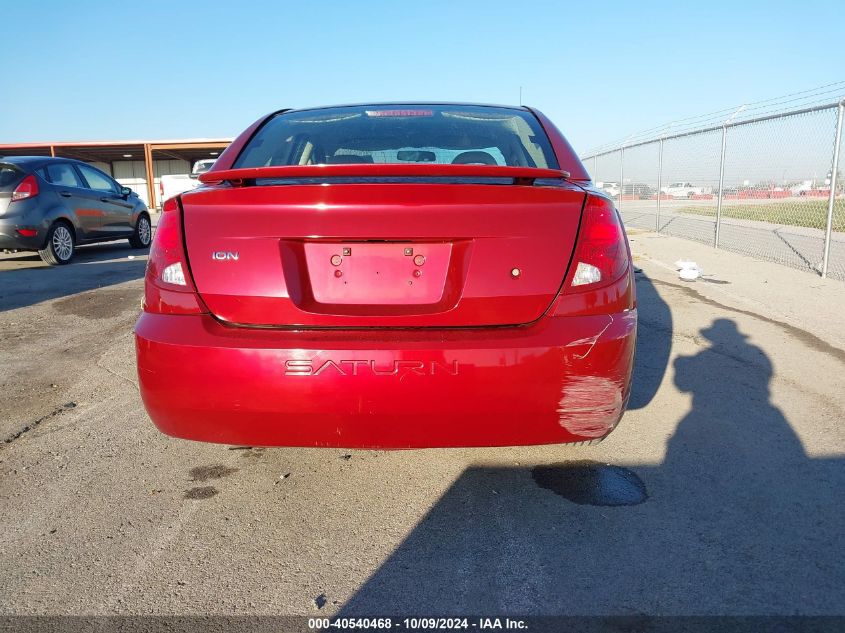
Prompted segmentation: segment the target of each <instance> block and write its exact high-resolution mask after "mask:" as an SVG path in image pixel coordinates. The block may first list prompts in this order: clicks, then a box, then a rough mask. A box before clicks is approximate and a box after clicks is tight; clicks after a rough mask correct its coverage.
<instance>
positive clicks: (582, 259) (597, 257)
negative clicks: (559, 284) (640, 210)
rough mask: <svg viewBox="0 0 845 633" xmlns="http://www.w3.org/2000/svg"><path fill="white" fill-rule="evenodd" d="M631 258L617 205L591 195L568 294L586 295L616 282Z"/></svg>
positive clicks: (567, 288) (568, 280)
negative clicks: (582, 293) (578, 293)
mask: <svg viewBox="0 0 845 633" xmlns="http://www.w3.org/2000/svg"><path fill="white" fill-rule="evenodd" d="M628 258H629V254H628V244H627V242H626V240H625V232H624V231H623V230H622V224H621V222H620V221H619V216H618V215H617V214H616V210H615V209H614V208H613V203H612V202H611V201H610V200H607V199H606V198H602V197H599V196H588V197H587V204H586V205H585V206H584V214H583V216H582V217H581V228H580V229H579V230H578V241H577V242H576V244H575V255H574V257H573V259H572V266H571V268H570V272H569V275H568V277H567V280H566V285H565V286H564V292H566V293H571V292H583V291H585V290H592V289H594V288H599V287H601V286H606V285H608V284H610V283H612V282H614V281H616V280H617V279H619V278H620V277H621V276H622V275H623V274H624V273H625V271H626V270H627V268H628Z"/></svg>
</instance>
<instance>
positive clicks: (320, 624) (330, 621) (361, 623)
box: [308, 617, 528, 631]
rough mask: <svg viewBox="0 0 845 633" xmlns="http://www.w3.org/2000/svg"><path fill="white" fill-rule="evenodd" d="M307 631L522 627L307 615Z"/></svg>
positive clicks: (486, 621)
mask: <svg viewBox="0 0 845 633" xmlns="http://www.w3.org/2000/svg"><path fill="white" fill-rule="evenodd" d="M308 628H309V629H311V630H331V629H344V630H358V631H362V630H363V631H376V630H397V631H441V630H473V629H474V630H479V631H495V630H511V631H515V630H525V629H527V628H528V625H527V623H526V622H525V620H520V619H513V618H424V617H414V618H396V619H394V618H309V619H308Z"/></svg>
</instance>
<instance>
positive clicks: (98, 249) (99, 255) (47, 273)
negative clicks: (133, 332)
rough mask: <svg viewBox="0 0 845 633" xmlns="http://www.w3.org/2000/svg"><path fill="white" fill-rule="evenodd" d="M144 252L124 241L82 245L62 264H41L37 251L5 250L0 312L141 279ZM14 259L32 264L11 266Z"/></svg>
mask: <svg viewBox="0 0 845 633" xmlns="http://www.w3.org/2000/svg"><path fill="white" fill-rule="evenodd" d="M147 253H148V251H147V250H142V249H133V248H131V247H130V246H129V245H128V244H127V243H126V242H115V243H106V244H95V245H91V246H82V247H80V248H79V249H77V251H76V253H75V255H74V258H73V260H72V261H71V262H70V263H69V264H67V265H64V266H48V265H47V264H43V265H42V262H41V259H40V258H39V256H38V253H28V252H20V253H12V254H7V255H5V256H3V257H2V258H0V312H3V311H6V310H14V309H16V308H22V307H26V306H30V305H35V304H36V303H41V302H42V301H50V300H51V299H58V298H60V297H67V296H69V295H73V294H77V293H80V292H85V291H86V290H93V289H95V288H102V287H104V286H113V285H116V284H121V283H124V282H126V281H132V280H133V279H141V278H142V277H143V276H144V271H145V269H146V264H147V262H146V255H147ZM130 257H132V259H129V258H130ZM16 263H25V264H30V263H32V264H33V265H31V266H29V265H27V266H25V267H23V266H22V267H16V268H12V267H11V266H14V265H15V264H16ZM139 300H140V294H139Z"/></svg>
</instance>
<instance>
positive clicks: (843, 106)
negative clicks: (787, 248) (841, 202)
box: [822, 99, 845, 278]
mask: <svg viewBox="0 0 845 633" xmlns="http://www.w3.org/2000/svg"><path fill="white" fill-rule="evenodd" d="M843 112H845V99H843V100H842V101H840V102H839V108H838V112H837V117H836V136H835V137H834V145H833V169H832V170H831V172H830V196H829V197H828V199H827V228H826V229H825V234H824V255H822V277H823V278H824V277H827V267H828V264H829V263H830V237H831V233H832V231H833V207H834V204H835V203H836V171H837V170H838V169H839V146H840V145H841V144H842V117H843Z"/></svg>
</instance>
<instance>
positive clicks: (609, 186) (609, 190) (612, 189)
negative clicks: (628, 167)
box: [596, 181, 621, 198]
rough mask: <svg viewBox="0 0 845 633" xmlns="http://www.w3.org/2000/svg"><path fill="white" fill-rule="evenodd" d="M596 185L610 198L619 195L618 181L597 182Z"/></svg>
mask: <svg viewBox="0 0 845 633" xmlns="http://www.w3.org/2000/svg"><path fill="white" fill-rule="evenodd" d="M596 187H598V188H599V189H601V190H603V191H604V192H605V193H606V194H607V195H609V196H610V197H611V198H615V197H616V196H618V195H619V193H620V191H621V189H620V188H619V183H618V182H601V181H599V182H597V183H596Z"/></svg>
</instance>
